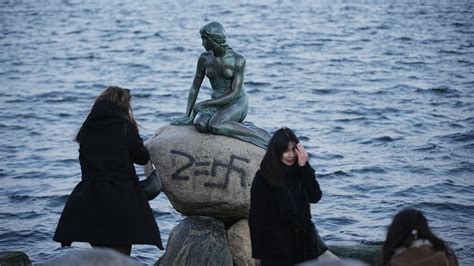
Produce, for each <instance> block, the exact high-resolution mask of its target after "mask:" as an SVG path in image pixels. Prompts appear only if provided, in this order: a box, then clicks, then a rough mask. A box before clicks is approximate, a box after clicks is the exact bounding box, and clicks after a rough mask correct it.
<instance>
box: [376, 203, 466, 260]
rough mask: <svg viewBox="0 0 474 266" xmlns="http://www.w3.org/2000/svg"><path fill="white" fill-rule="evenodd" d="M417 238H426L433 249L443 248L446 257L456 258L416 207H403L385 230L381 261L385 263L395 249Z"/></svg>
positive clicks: (407, 244)
mask: <svg viewBox="0 0 474 266" xmlns="http://www.w3.org/2000/svg"><path fill="white" fill-rule="evenodd" d="M417 238H420V239H426V240H428V241H430V242H431V244H433V249H435V250H443V251H444V252H446V255H447V256H448V257H451V256H452V257H453V258H454V260H455V261H456V263H457V258H456V256H455V255H454V253H453V252H452V250H451V249H450V248H449V247H448V245H447V244H446V243H445V242H444V241H443V240H442V239H440V238H438V237H437V236H436V235H435V234H433V232H431V230H430V227H429V226H428V220H427V219H426V218H425V216H424V215H423V213H422V212H421V211H419V210H416V209H412V208H409V209H405V210H402V211H401V212H399V213H398V214H397V215H395V217H394V218H393V221H392V224H391V225H390V226H389V228H388V231H387V238H386V239H385V243H384V245H383V247H382V256H383V263H382V265H386V264H387V263H388V262H389V261H390V260H391V258H392V256H393V254H394V252H395V250H396V249H398V248H400V247H407V248H408V247H409V246H410V245H411V243H412V242H413V241H415V240H416V239H417Z"/></svg>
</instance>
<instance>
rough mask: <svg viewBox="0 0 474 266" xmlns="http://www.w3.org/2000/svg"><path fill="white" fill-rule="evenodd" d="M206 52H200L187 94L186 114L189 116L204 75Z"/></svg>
mask: <svg viewBox="0 0 474 266" xmlns="http://www.w3.org/2000/svg"><path fill="white" fill-rule="evenodd" d="M205 63H206V54H205V53H202V54H201V56H200V57H199V59H198V63H197V67H196V73H195V74H194V79H193V83H192V85H191V89H190V90H189V94H188V103H187V106H186V116H188V117H189V116H191V111H192V110H193V106H194V104H195V103H196V100H197V96H198V93H199V89H200V88H201V85H202V81H203V80H204V77H205V75H206V66H205Z"/></svg>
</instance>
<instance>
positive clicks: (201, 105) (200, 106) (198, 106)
mask: <svg viewBox="0 0 474 266" xmlns="http://www.w3.org/2000/svg"><path fill="white" fill-rule="evenodd" d="M207 107H208V106H207V103H206V101H203V102H200V103H197V104H195V105H194V106H193V113H195V114H197V113H199V112H201V111H202V110H204V109H205V108H207Z"/></svg>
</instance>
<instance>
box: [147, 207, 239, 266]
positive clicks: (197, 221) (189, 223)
mask: <svg viewBox="0 0 474 266" xmlns="http://www.w3.org/2000/svg"><path fill="white" fill-rule="evenodd" d="M155 265H166V266H167V265H173V266H174V265H176V266H183V265H223V266H227V265H228V266H232V254H231V253H230V251H229V248H228V242H227V238H226V231H225V227H224V223H223V222H221V221H219V220H217V219H215V218H212V217H204V216H191V217H187V218H185V219H184V220H182V221H181V222H180V223H179V224H178V225H177V226H175V227H174V228H173V229H172V230H171V233H170V236H169V239H168V245H167V247H166V251H165V253H164V254H163V256H161V258H160V259H159V260H158V261H157V262H156V264H155Z"/></svg>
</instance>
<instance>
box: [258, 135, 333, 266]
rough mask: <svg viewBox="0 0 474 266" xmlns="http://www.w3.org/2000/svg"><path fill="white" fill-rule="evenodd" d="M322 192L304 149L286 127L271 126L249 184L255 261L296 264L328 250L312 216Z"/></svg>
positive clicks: (273, 263) (266, 263)
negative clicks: (311, 206) (264, 149)
mask: <svg viewBox="0 0 474 266" xmlns="http://www.w3.org/2000/svg"><path fill="white" fill-rule="evenodd" d="M321 196H322V192H321V190H320V188H319V184H318V182H317V181H316V179H315V174H314V169H313V168H312V167H311V166H310V165H309V162H308V153H307V152H306V151H305V149H304V147H303V145H301V143H299V141H298V138H297V137H296V136H295V134H294V133H293V131H291V130H290V129H289V128H281V129H279V130H278V131H276V132H275V134H274V135H273V137H272V138H271V140H270V143H269V144H268V148H267V152H266V154H265V156H264V158H263V160H262V162H261V165H260V169H259V170H258V171H257V173H256V175H255V178H254V180H253V183H252V188H251V199H250V202H251V203H250V215H249V226H250V236H251V241H252V257H253V258H254V259H255V263H256V265H260V264H261V265H294V264H296V263H299V262H303V261H306V260H310V259H314V258H317V257H319V255H321V254H322V253H324V252H325V251H327V247H326V245H325V244H324V242H323V241H322V240H321V239H320V238H319V236H318V233H317V230H316V228H315V226H314V224H313V223H312V221H311V210H310V203H316V202H318V201H319V200H320V199H321Z"/></svg>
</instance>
